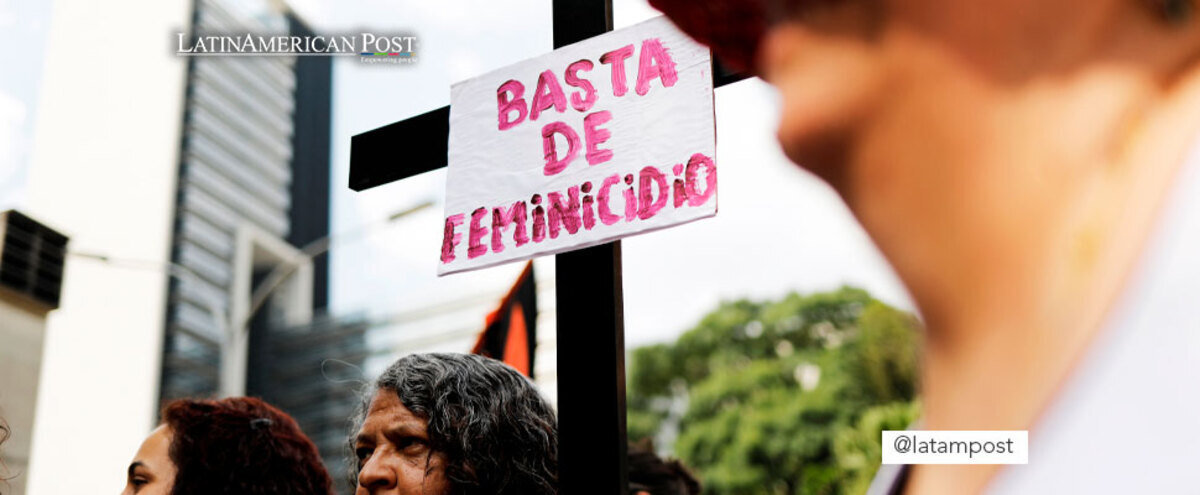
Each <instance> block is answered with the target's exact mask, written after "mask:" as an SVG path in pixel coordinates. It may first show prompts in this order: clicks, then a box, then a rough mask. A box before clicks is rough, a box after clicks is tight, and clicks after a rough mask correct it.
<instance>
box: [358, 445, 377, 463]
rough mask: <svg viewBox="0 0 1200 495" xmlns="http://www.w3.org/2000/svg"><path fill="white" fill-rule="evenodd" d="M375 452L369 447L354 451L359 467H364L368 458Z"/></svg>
mask: <svg viewBox="0 0 1200 495" xmlns="http://www.w3.org/2000/svg"><path fill="white" fill-rule="evenodd" d="M374 451H375V449H371V448H367V447H359V448H357V449H354V455H355V457H358V465H359V466H362V464H363V462H365V461H366V460H367V458H368V457H371V453H372V452H374Z"/></svg>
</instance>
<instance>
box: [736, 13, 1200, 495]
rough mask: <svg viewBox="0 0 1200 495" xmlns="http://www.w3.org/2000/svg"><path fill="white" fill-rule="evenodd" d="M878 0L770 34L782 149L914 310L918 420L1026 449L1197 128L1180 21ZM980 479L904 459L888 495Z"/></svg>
mask: <svg viewBox="0 0 1200 495" xmlns="http://www.w3.org/2000/svg"><path fill="white" fill-rule="evenodd" d="M884 4H886V5H884ZM884 4H880V3H870V4H867V3H862V2H844V3H841V4H837V6H835V7H830V8H828V10H825V11H821V12H814V13H810V14H809V15H808V16H807V18H806V20H805V21H803V22H789V23H787V24H785V25H783V26H780V27H777V28H774V29H773V30H771V31H770V32H769V34H768V36H767V38H766V39H765V40H764V43H763V45H762V47H761V48H760V51H759V66H760V67H761V69H762V72H763V75H764V78H765V79H767V80H768V81H769V82H771V83H772V84H774V85H775V86H776V87H777V88H779V90H780V93H781V95H782V97H783V112H782V114H783V119H782V122H781V123H780V126H779V140H780V143H781V144H782V146H783V147H784V150H785V151H786V152H787V154H788V156H789V157H790V158H791V159H792V160H794V161H795V162H796V163H799V164H801V165H802V166H805V167H806V168H809V169H810V170H812V171H813V172H815V173H817V174H818V175H819V176H821V177H822V178H824V179H825V180H826V181H828V182H829V183H830V184H831V185H833V186H834V188H835V189H836V190H837V191H838V193H839V194H840V195H841V196H842V198H843V199H844V200H845V201H846V203H847V204H848V205H849V206H850V208H851V210H852V211H853V212H854V214H855V216H856V217H857V218H858V220H859V221H860V222H861V223H862V225H863V226H864V227H865V228H866V230H867V231H868V232H869V233H870V234H871V237H872V238H873V239H874V241H875V242H876V243H877V244H878V245H879V247H880V249H881V250H882V251H883V253H884V254H885V256H887V258H888V259H889V261H890V262H891V264H892V266H893V267H894V268H895V269H896V271H897V272H898V273H899V275H900V276H901V278H902V279H903V280H904V282H905V284H906V285H907V287H908V289H909V291H910V292H911V293H912V295H913V297H914V299H915V300H916V302H917V305H918V307H919V308H920V311H921V313H922V315H923V317H924V319H925V321H926V324H927V330H928V334H927V338H926V345H925V354H924V356H923V360H924V361H923V370H922V381H923V383H922V387H923V388H922V396H923V404H924V413H923V416H924V417H923V427H924V428H926V429H932V430H939V429H946V430H955V429H1029V428H1033V429H1034V431H1033V432H1032V434H1033V435H1036V434H1037V432H1036V420H1037V418H1038V416H1039V414H1040V413H1041V412H1042V411H1043V410H1044V409H1045V408H1046V407H1048V405H1049V404H1050V402H1051V399H1052V398H1053V396H1054V394H1055V392H1056V391H1057V389H1058V388H1059V387H1060V386H1061V384H1062V383H1063V381H1064V380H1065V379H1066V377H1067V376H1068V374H1069V372H1070V370H1071V368H1072V366H1073V365H1074V364H1075V362H1076V361H1077V360H1078V359H1079V357H1080V356H1081V354H1082V353H1083V352H1084V351H1085V349H1086V346H1087V344H1088V343H1089V342H1090V341H1091V340H1092V338H1093V336H1094V335H1095V334H1096V332H1097V331H1098V330H1099V329H1100V328H1101V325H1102V323H1103V321H1104V319H1105V316H1106V315H1107V313H1108V311H1109V308H1110V307H1111V305H1112V303H1113V302H1114V300H1115V299H1117V298H1118V297H1119V295H1120V293H1121V288H1122V285H1123V282H1124V281H1125V279H1126V277H1127V276H1128V274H1129V273H1130V272H1131V270H1132V268H1133V267H1134V265H1135V263H1136V262H1137V260H1138V255H1139V253H1140V252H1141V249H1142V247H1143V245H1144V243H1145V241H1146V239H1147V237H1148V236H1149V234H1150V233H1151V231H1152V229H1153V227H1154V226H1155V222H1154V220H1155V218H1156V214H1157V213H1158V212H1159V207H1160V206H1161V199H1162V198H1163V196H1165V195H1166V194H1167V193H1168V192H1169V190H1170V186H1171V182H1172V179H1173V177H1174V175H1175V173H1176V171H1177V169H1178V168H1179V165H1180V164H1181V162H1182V159H1183V156H1184V153H1186V151H1187V149H1188V147H1189V146H1190V145H1192V144H1194V139H1195V137H1196V136H1197V131H1198V130H1200V22H1197V20H1196V19H1195V18H1193V19H1192V21H1191V22H1190V24H1188V25H1185V26H1176V27H1171V26H1168V25H1166V24H1165V23H1163V22H1161V21H1160V20H1158V19H1155V18H1154V17H1153V16H1152V15H1151V14H1150V13H1149V11H1148V10H1147V9H1145V8H1144V5H1143V4H1141V3H1140V2H1136V1H1130V0H1060V1H1053V2H1045V1H1032V0H1016V1H1013V0H1004V1H994V2H951V1H936V0H922V1H908V2H884ZM997 471H998V467H997V466H969V467H968V466H915V469H914V470H913V472H912V476H911V478H910V480H909V485H908V492H909V493H921V494H941V493H976V492H979V491H981V490H982V489H983V488H984V487H985V486H986V484H987V483H988V481H989V480H990V479H991V478H992V477H993V476H994V475H995V473H996V472H997Z"/></svg>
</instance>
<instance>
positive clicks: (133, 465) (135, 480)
mask: <svg viewBox="0 0 1200 495" xmlns="http://www.w3.org/2000/svg"><path fill="white" fill-rule="evenodd" d="M170 450H171V430H170V429H169V428H167V426H166V425H162V426H159V427H158V428H155V429H154V431H152V432H150V436H148V437H146V440H145V441H143V442H142V446H141V447H140V448H138V451H137V454H135V455H134V457H133V461H132V462H130V463H129V469H128V470H127V473H126V480H125V490H124V491H122V492H121V495H135V494H136V495H167V494H169V493H171V489H172V488H174V487H175V471H176V470H175V463H173V462H171V457H170Z"/></svg>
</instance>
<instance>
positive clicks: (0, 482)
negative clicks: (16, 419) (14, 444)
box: [0, 418, 12, 495]
mask: <svg viewBox="0 0 1200 495" xmlns="http://www.w3.org/2000/svg"><path fill="white" fill-rule="evenodd" d="M11 434H12V432H11V431H9V429H8V423H5V422H4V419H3V418H0V488H8V485H7V484H6V482H7V481H8V468H7V467H5V465H4V442H5V441H7V440H8V436H9V435H11ZM3 494H4V490H0V495H3Z"/></svg>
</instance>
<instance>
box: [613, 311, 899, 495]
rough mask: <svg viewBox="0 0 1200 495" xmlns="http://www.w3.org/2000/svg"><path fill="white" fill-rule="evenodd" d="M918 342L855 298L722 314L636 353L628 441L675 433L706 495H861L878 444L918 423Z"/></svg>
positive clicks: (889, 315) (887, 315) (889, 316)
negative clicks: (676, 406)
mask: <svg viewBox="0 0 1200 495" xmlns="http://www.w3.org/2000/svg"><path fill="white" fill-rule="evenodd" d="M917 332H918V323H917V321H916V319H915V318H914V317H913V316H911V315H908V314H906V313H903V312H900V311H897V310H895V309H893V308H891V307H889V306H887V305H885V304H883V303H881V302H879V301H876V300H874V299H872V298H871V297H870V295H869V294H867V293H866V292H865V291H862V290H859V289H853V288H842V289H841V290H838V291H835V292H830V293H822V294H813V295H808V296H802V295H799V294H795V293H793V294H789V295H787V296H786V297H784V298H783V299H781V300H779V301H768V302H752V301H747V300H739V301H732V302H725V303H722V304H721V305H720V306H719V307H718V308H717V309H715V310H714V311H712V312H711V313H709V314H708V315H706V316H705V317H704V318H702V319H701V320H700V322H699V323H698V324H697V325H696V327H695V328H693V329H691V330H689V331H688V332H686V333H684V334H683V335H682V336H680V337H679V339H678V340H677V341H676V342H675V343H673V344H659V345H653V346H648V347H642V348H639V349H636V350H634V351H633V355H632V359H631V365H630V380H629V398H628V401H627V403H628V405H629V414H628V417H629V422H628V424H629V433H630V438H631V439H637V438H640V437H644V436H651V435H653V434H655V432H658V431H660V430H661V429H662V428H663V426H664V425H665V424H668V423H672V422H675V423H677V426H678V428H679V430H680V434H679V436H678V438H677V440H676V441H675V444H674V447H675V454H676V455H677V456H679V458H680V459H681V460H682V461H683V462H684V463H686V464H687V465H688V466H690V467H691V468H692V469H694V470H695V472H696V473H697V475H698V476H699V477H701V478H702V480H703V482H704V485H705V493H711V494H743V493H755V494H758V493H764V492H765V493H772V494H799V493H805V494H807V493H815V494H840V493H861V492H862V491H864V490H865V489H866V486H867V484H869V483H870V479H871V476H873V475H874V472H875V469H876V468H877V467H878V465H879V456H880V453H879V435H880V433H879V432H880V431H882V429H903V428H904V427H905V426H906V425H908V424H909V423H910V422H912V421H913V420H914V419H915V418H916V415H917V411H918V406H917V404H916V402H915V400H914V399H915V393H916V374H917V352H918V349H917V345H918V341H919V339H918V335H917ZM680 401H686V403H687V406H686V411H685V412H683V413H682V414H681V415H679V414H675V415H672V414H671V407H670V405H671V404H672V403H678V402H680Z"/></svg>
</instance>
